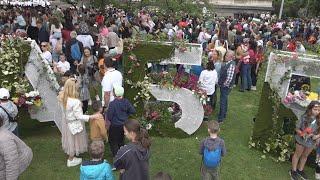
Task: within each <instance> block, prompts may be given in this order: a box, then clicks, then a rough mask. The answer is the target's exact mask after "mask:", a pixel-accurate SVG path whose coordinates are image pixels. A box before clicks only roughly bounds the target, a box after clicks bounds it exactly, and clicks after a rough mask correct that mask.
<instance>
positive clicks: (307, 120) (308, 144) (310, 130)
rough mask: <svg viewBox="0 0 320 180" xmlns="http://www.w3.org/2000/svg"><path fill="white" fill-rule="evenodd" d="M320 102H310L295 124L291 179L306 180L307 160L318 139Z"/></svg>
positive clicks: (319, 133)
mask: <svg viewBox="0 0 320 180" xmlns="http://www.w3.org/2000/svg"><path fill="white" fill-rule="evenodd" d="M319 114H320V102H318V101H312V102H311V103H310V104H309V105H308V107H307V110H306V113H305V114H304V115H302V117H301V118H300V119H299V120H298V121H297V124H296V135H295V140H296V150H295V152H294V154H293V156H292V169H291V170H290V171H289V173H290V175H291V178H292V179H294V180H298V179H299V177H302V178H303V179H308V177H307V176H306V174H305V173H304V171H303V170H304V166H305V164H306V161H307V158H308V156H309V154H310V153H311V152H312V150H313V149H314V148H315V145H316V140H317V139H319V138H320V116H319Z"/></svg>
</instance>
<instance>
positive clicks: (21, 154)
mask: <svg viewBox="0 0 320 180" xmlns="http://www.w3.org/2000/svg"><path fill="white" fill-rule="evenodd" d="M3 123H4V118H3V117H2V116H0V137H1V138H0V179H8V180H9V179H18V177H19V175H20V174H21V173H22V172H23V171H25V170H26V169H27V167H28V166H29V165H30V163H31V160H32V157H33V154H32V150H31V149H30V148H29V147H28V146H27V145H26V144H25V143H24V142H23V141H22V140H21V139H19V138H18V137H17V136H15V135H13V134H12V133H11V132H10V131H8V130H7V129H6V128H4V127H3Z"/></svg>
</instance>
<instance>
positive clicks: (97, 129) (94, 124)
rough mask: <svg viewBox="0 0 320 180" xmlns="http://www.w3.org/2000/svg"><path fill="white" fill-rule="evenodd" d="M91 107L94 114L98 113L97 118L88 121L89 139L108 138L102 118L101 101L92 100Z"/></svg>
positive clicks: (99, 139)
mask: <svg viewBox="0 0 320 180" xmlns="http://www.w3.org/2000/svg"><path fill="white" fill-rule="evenodd" d="M92 109H93V111H94V114H98V115H99V118H98V119H95V120H93V121H90V139H91V141H104V140H108V137H107V129H106V126H105V122H104V118H103V115H102V103H101V101H93V103H92Z"/></svg>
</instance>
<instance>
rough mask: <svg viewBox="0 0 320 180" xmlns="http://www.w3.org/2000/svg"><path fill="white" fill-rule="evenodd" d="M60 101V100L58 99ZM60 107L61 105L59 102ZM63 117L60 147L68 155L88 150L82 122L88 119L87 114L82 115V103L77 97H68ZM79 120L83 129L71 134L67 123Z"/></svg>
mask: <svg viewBox="0 0 320 180" xmlns="http://www.w3.org/2000/svg"><path fill="white" fill-rule="evenodd" d="M60 102H61V101H60ZM61 108H63V105H62V104H61ZM62 112H63V113H65V116H63V117H65V118H63V119H62V127H61V131H62V132H61V134H62V149H63V150H64V152H65V153H66V154H68V155H70V156H74V155H79V154H81V153H84V152H87V150H88V136H87V133H86V127H85V124H84V122H88V121H89V116H88V115H83V112H82V104H81V101H80V100H79V99H73V98H69V99H68V101H67V107H66V108H63V111H62ZM75 121H81V123H82V126H83V130H82V131H81V132H80V133H77V134H75V135H73V134H72V133H71V131H70V130H69V127H68V124H67V123H70V122H75Z"/></svg>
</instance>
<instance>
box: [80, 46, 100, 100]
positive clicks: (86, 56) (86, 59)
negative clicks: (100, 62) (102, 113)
mask: <svg viewBox="0 0 320 180" xmlns="http://www.w3.org/2000/svg"><path fill="white" fill-rule="evenodd" d="M80 64H83V65H84V66H85V69H86V75H87V76H88V77H89V80H90V81H89V82H90V84H89V87H91V88H93V91H94V94H95V98H96V100H100V98H99V96H98V82H97V81H96V80H95V78H94V73H95V71H96V69H97V68H96V67H95V66H96V64H97V58H96V57H95V56H94V55H92V54H91V49H90V48H89V47H85V48H83V56H82V58H81V62H80Z"/></svg>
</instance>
